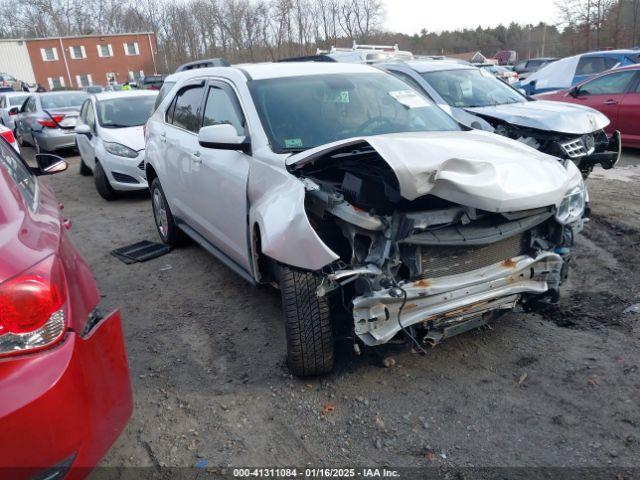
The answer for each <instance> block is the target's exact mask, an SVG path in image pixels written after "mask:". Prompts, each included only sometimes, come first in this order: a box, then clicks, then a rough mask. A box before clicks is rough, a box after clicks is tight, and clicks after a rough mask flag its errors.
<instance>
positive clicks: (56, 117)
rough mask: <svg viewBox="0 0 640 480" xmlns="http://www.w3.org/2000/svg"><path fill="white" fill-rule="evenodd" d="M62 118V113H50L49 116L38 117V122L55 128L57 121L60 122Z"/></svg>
mask: <svg viewBox="0 0 640 480" xmlns="http://www.w3.org/2000/svg"><path fill="white" fill-rule="evenodd" d="M63 118H64V115H52V116H50V117H49V118H39V119H38V123H39V124H40V125H42V126H43V127H47V128H57V127H58V123H60V122H61V121H62V119H63Z"/></svg>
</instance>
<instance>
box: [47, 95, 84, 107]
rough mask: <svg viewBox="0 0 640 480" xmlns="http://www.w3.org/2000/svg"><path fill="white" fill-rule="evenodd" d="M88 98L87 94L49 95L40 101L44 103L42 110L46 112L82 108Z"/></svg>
mask: <svg viewBox="0 0 640 480" xmlns="http://www.w3.org/2000/svg"><path fill="white" fill-rule="evenodd" d="M86 98H87V94H86V93H85V92H71V93H48V94H46V95H42V96H41V97H40V101H41V102H42V108H44V109H45V110H47V109H50V108H69V107H78V108H80V105H82V102H84V100H85V99H86Z"/></svg>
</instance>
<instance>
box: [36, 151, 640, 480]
mask: <svg viewBox="0 0 640 480" xmlns="http://www.w3.org/2000/svg"><path fill="white" fill-rule="evenodd" d="M23 150H24V151H25V153H26V155H27V156H30V155H31V150H30V149H28V148H25V149H23ZM73 155H74V153H73V152H71V153H69V154H68V155H67V159H68V160H69V162H70V169H69V171H68V172H66V173H64V174H61V175H57V176H54V177H49V178H47V179H46V180H45V181H49V182H51V184H52V185H53V187H54V188H55V190H56V193H57V196H58V198H59V200H60V201H61V202H63V203H64V205H65V210H64V213H65V215H66V216H68V217H69V218H70V219H71V220H72V221H73V228H72V229H71V232H72V237H73V239H74V241H75V243H76V245H77V246H78V247H79V249H80V250H81V251H82V253H83V254H84V255H85V257H86V258H87V260H88V261H89V263H90V264H91V266H92V268H93V272H94V274H95V276H96V278H97V281H98V284H99V287H100V289H101V292H102V297H103V298H102V302H103V305H104V307H109V308H116V307H117V308H120V309H121V311H122V317H123V322H124V329H125V335H126V342H127V350H128V354H129V365H130V369H131V379H132V383H133V391H134V397H135V410H134V413H133V417H132V419H131V421H130V423H129V425H128V426H127V428H126V430H125V432H124V433H123V435H122V436H121V437H120V439H119V440H118V441H117V442H116V444H115V445H114V447H113V448H112V449H111V451H110V453H109V454H108V455H107V457H106V458H105V459H104V461H103V465H105V466H118V467H122V466H140V465H143V466H151V467H156V468H157V467H159V466H193V465H194V464H196V462H198V461H199V460H207V461H208V462H209V465H217V466H226V465H234V466H237V465H242V466H283V465H298V466H304V465H305V464H313V465H316V466H322V465H324V466H334V467H336V466H377V465H391V466H435V467H438V468H449V467H466V466H475V467H494V466H500V467H503V466H527V467H530V466H586V467H593V466H598V467H607V466H616V467H634V466H635V467H638V466H640V462H639V460H638V459H639V458H640V434H639V430H638V429H639V427H640V406H639V403H640V402H639V399H640V395H639V393H640V372H639V371H638V368H639V365H640V345H639V344H638V339H639V337H640V326H639V323H638V321H639V320H640V314H634V313H627V314H625V313H623V312H624V310H625V308H626V307H628V306H629V305H632V304H636V303H640V281H639V280H640V271H639V270H638V268H637V266H638V265H639V264H640V262H639V260H640V249H638V244H639V240H640V234H639V232H640V188H639V186H640V152H633V151H627V152H625V157H624V161H623V162H622V165H621V166H620V168H617V169H616V170H613V171H608V172H605V171H603V170H597V171H595V172H594V174H593V178H592V179H590V180H589V182H588V184H589V189H590V194H591V204H592V207H593V215H592V219H591V221H590V222H589V223H588V225H587V227H586V229H585V231H584V234H583V235H582V236H581V237H580V239H579V240H578V244H577V247H576V248H575V259H574V261H573V270H572V274H571V278H570V281H569V283H568V284H567V285H566V286H565V288H564V292H563V297H562V299H561V301H560V303H559V305H558V306H557V308H553V309H552V310H550V311H548V312H546V313H545V314H544V315H527V314H509V315H507V316H505V317H503V318H502V319H501V320H499V321H498V322H497V323H495V324H493V325H492V326H491V328H484V329H482V330H478V331H473V332H468V333H466V334H463V335H461V336H459V337H456V338H453V339H451V340H449V341H446V342H444V343H443V344H441V345H439V346H438V347H437V348H435V349H433V350H430V352H429V355H428V356H427V357H422V356H419V355H417V354H414V353H411V352H410V351H408V350H404V349H401V350H398V349H392V348H381V349H378V350H372V351H367V352H365V353H364V354H363V355H362V356H359V357H354V356H352V355H351V354H350V349H349V347H348V345H344V346H341V348H340V359H339V361H338V367H337V368H336V371H335V373H333V374H331V375H328V376H326V377H324V378H322V379H310V380H298V379H296V378H293V377H291V376H290V375H289V374H288V373H287V371H286V368H285V364H284V352H285V339H284V328H283V324H282V321H281V314H280V305H279V295H278V293H277V292H276V291H274V290H272V289H270V288H267V287H261V288H254V287H252V286H249V285H248V284H246V283H245V282H244V281H243V280H241V279H240V278H239V277H238V276H236V275H235V274H234V273H233V272H231V271H230V270H228V269H227V268H225V267H224V266H223V265H222V264H220V263H219V262H218V261H217V260H216V259H215V258H213V257H211V256H210V255H208V254H207V253H206V252H205V251H204V250H203V249H201V248H199V247H197V246H196V245H189V246H187V247H183V248H180V249H177V250H174V251H172V252H171V253H170V254H168V255H165V256H163V257H160V258H158V259H155V260H153V261H150V262H147V263H142V264H133V265H125V264H123V263H121V262H120V261H118V260H116V259H115V258H114V257H112V256H111V255H110V253H109V252H110V251H111V250H113V249H114V248H117V247H121V246H125V245H128V244H131V243H134V242H137V241H140V240H152V241H156V240H157V236H156V232H155V229H154V226H153V221H152V213H151V205H150V201H149V198H148V196H147V195H144V194H142V195H127V196H125V197H123V198H121V199H119V200H117V201H115V202H111V203H108V202H105V201H103V200H102V199H101V198H100V197H99V196H98V195H97V193H96V191H95V188H94V185H93V180H92V178H91V177H81V176H80V175H79V174H78V157H77V156H73ZM384 359H387V360H386V361H385V362H384V363H386V364H389V363H391V364H393V365H392V366H390V367H386V368H385V367H384V365H383V360H384ZM389 359H390V360H389ZM614 478H615V477H614Z"/></svg>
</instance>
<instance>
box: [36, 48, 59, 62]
mask: <svg viewBox="0 0 640 480" xmlns="http://www.w3.org/2000/svg"><path fill="white" fill-rule="evenodd" d="M40 54H41V55H42V60H44V61H45V62H55V61H56V60H58V49H57V48H56V47H51V48H41V49H40Z"/></svg>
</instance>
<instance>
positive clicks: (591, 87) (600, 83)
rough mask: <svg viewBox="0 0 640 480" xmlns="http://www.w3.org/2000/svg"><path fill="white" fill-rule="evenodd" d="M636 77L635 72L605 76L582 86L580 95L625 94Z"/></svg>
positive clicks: (629, 71)
mask: <svg viewBox="0 0 640 480" xmlns="http://www.w3.org/2000/svg"><path fill="white" fill-rule="evenodd" d="M634 75H635V71H633V70H628V71H625V72H618V73H612V74H610V75H604V76H602V77H599V78H596V79H595V80H591V81H590V82H587V83H585V84H584V85H582V87H580V93H581V94H584V95H605V94H617V93H624V92H625V91H626V90H627V86H628V85H629V82H630V81H631V79H632V78H633V77H634Z"/></svg>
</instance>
